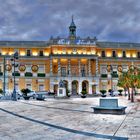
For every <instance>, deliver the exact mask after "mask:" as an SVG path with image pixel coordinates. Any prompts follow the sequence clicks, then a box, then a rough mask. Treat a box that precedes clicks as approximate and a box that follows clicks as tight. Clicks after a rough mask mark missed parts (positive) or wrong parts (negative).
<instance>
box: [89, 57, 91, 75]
mask: <svg viewBox="0 0 140 140" xmlns="http://www.w3.org/2000/svg"><path fill="white" fill-rule="evenodd" d="M88 75H89V76H91V61H90V59H88Z"/></svg>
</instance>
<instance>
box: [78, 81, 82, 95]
mask: <svg viewBox="0 0 140 140" xmlns="http://www.w3.org/2000/svg"><path fill="white" fill-rule="evenodd" d="M81 91H82V83H81V81H79V85H78V94H81Z"/></svg>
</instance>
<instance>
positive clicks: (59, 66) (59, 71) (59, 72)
mask: <svg viewBox="0 0 140 140" xmlns="http://www.w3.org/2000/svg"><path fill="white" fill-rule="evenodd" d="M58 76H61V65H60V59H58Z"/></svg>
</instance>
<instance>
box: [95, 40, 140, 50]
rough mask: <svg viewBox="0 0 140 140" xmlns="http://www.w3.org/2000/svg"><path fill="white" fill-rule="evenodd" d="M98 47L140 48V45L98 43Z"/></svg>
mask: <svg viewBox="0 0 140 140" xmlns="http://www.w3.org/2000/svg"><path fill="white" fill-rule="evenodd" d="M96 45H97V46H98V47H101V48H128V49H129V48H130V49H131V48H137V49H138V48H139V49H140V43H128V42H100V41H97V42H96Z"/></svg>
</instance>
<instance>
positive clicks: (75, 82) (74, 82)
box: [72, 80, 78, 95]
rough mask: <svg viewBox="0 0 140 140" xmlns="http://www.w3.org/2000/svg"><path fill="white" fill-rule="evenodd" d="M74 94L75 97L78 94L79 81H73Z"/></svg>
mask: <svg viewBox="0 0 140 140" xmlns="http://www.w3.org/2000/svg"><path fill="white" fill-rule="evenodd" d="M72 94H73V95H77V94H78V81H77V80H74V81H72Z"/></svg>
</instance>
